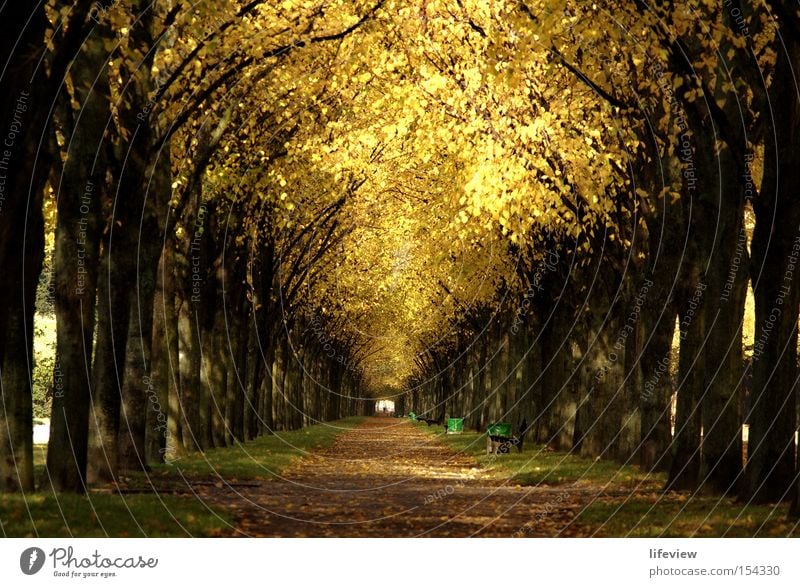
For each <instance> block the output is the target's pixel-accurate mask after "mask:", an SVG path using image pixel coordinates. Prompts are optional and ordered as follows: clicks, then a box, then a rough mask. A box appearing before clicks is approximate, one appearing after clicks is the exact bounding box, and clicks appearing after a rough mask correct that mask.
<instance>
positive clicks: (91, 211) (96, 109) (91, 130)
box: [45, 29, 110, 492]
mask: <svg viewBox="0 0 800 587" xmlns="http://www.w3.org/2000/svg"><path fill="white" fill-rule="evenodd" d="M100 30H105V29H100ZM105 60H106V54H105V51H104V49H103V39H102V38H98V39H92V40H90V41H87V42H86V43H85V44H84V46H83V50H82V51H81V52H80V53H79V55H78V57H77V58H76V60H75V64H74V67H75V71H81V72H83V73H84V74H86V73H91V78H92V79H94V86H93V87H92V88H89V87H86V86H85V85H83V84H80V83H78V84H75V90H74V91H75V94H74V96H73V99H74V100H75V101H76V102H77V103H78V104H80V105H81V108H80V110H79V111H78V112H75V113H73V112H72V105H71V104H70V100H69V98H68V97H67V96H62V97H61V100H62V101H63V102H62V109H61V112H67V113H69V114H67V115H66V116H65V118H72V117H75V118H74V121H70V122H71V123H72V131H71V134H70V135H69V137H68V143H67V147H68V148H67V156H66V161H65V162H64V167H63V173H62V177H61V180H60V185H59V186H57V192H58V196H57V197H58V204H57V210H58V217H57V222H56V234H55V240H56V247H55V261H54V263H55V311H56V321H57V332H56V357H57V358H56V366H55V373H54V392H53V402H52V414H51V419H50V440H49V443H48V447H47V474H46V476H45V478H46V480H47V482H48V483H49V484H50V486H51V487H52V489H54V490H55V491H74V492H82V491H84V490H85V488H86V467H87V450H88V439H89V437H88V427H89V406H90V403H91V385H92V382H91V379H90V377H89V374H90V373H91V372H92V355H93V338H94V325H95V303H96V294H97V278H98V275H97V272H98V263H99V259H98V257H99V246H100V229H101V220H100V218H101V213H102V211H101V194H102V192H103V191H104V190H106V189H107V186H106V179H105V174H106V164H107V161H106V157H105V151H106V147H105V146H104V144H103V135H104V129H105V127H106V124H107V122H108V118H109V116H110V109H109V103H108V96H109V85H108V74H107V71H106V69H105ZM82 75H83V74H82ZM64 124H65V125H69V122H67V121H64Z"/></svg>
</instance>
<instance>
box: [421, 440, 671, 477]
mask: <svg viewBox="0 0 800 587" xmlns="http://www.w3.org/2000/svg"><path fill="white" fill-rule="evenodd" d="M416 426H419V427H421V428H422V429H423V430H425V429H427V430H429V431H430V432H432V433H435V434H437V435H438V436H439V438H440V439H441V441H442V442H444V443H445V444H446V445H448V446H450V448H452V449H453V450H454V451H456V452H459V453H463V454H467V455H470V456H473V457H474V458H475V460H476V461H478V463H479V464H480V465H481V466H482V467H483V468H484V469H485V470H486V471H487V472H489V473H493V474H495V475H496V476H497V477H500V478H506V479H510V480H511V481H512V482H514V483H517V484H519V485H564V484H569V485H578V486H596V485H598V484H599V485H602V486H606V485H608V486H609V487H614V488H616V489H631V488H639V489H641V490H654V489H656V488H658V487H661V486H662V485H663V484H664V482H665V478H664V476H663V474H660V473H643V472H641V471H640V470H639V469H638V468H637V467H633V466H621V465H620V464H619V463H616V462H614V461H607V460H601V459H587V458H583V457H578V456H574V455H570V454H566V453H559V452H554V451H551V450H549V449H546V448H544V447H543V446H541V445H535V444H533V443H526V444H525V450H524V452H522V453H518V452H517V451H516V449H512V451H511V452H510V453H509V454H504V455H487V454H486V437H485V435H483V434H480V433H478V432H473V431H465V432H463V433H462V434H448V435H444V434H442V430H443V428H442V427H437V428H434V427H430V428H428V427H427V426H426V425H425V424H416Z"/></svg>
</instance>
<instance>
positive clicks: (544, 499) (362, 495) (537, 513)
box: [195, 418, 588, 537]
mask: <svg viewBox="0 0 800 587" xmlns="http://www.w3.org/2000/svg"><path fill="white" fill-rule="evenodd" d="M195 491H196V493H197V495H198V497H201V498H202V499H204V500H205V501H207V502H208V503H209V504H213V505H219V506H223V507H226V508H231V509H233V510H234V512H235V514H234V515H235V517H236V520H237V530H236V532H237V533H238V534H239V535H245V536H297V537H300V536H371V537H379V536H397V537H400V536H403V537H411V536H514V535H517V536H521V535H524V536H555V535H558V534H560V535H562V536H570V535H578V534H579V533H580V531H579V529H578V527H576V526H575V525H574V524H570V522H572V521H573V519H574V516H575V513H576V512H577V511H579V508H580V507H581V501H582V500H581V499H580V498H579V497H578V496H576V494H575V492H574V491H573V492H570V499H569V500H564V499H563V498H559V496H560V495H563V493H564V489H563V488H541V489H538V488H536V489H534V488H526V487H518V486H505V485H503V484H502V483H500V482H498V481H495V480H492V479H491V478H489V476H488V475H487V474H486V473H484V472H482V471H481V470H480V469H479V468H478V467H477V465H476V463H475V462H474V461H473V460H472V459H471V458H469V457H467V456H463V455H457V454H455V453H454V452H453V451H451V450H450V449H449V448H448V447H446V446H444V445H443V444H441V443H440V442H438V441H437V439H436V438H435V437H433V436H432V435H430V434H427V433H425V432H424V431H422V430H419V429H417V428H415V427H414V426H412V425H411V424H410V423H409V422H408V421H404V420H397V419H394V418H370V419H368V420H366V421H365V422H364V423H363V424H362V425H361V426H359V427H358V428H355V429H353V430H350V431H347V432H345V433H343V434H341V435H340V436H339V437H337V439H336V440H335V442H334V444H333V445H332V446H331V447H330V448H328V449H325V450H322V451H320V452H318V453H315V454H313V455H311V456H308V457H306V458H303V459H301V460H300V461H298V462H297V463H296V464H295V465H293V466H292V467H291V468H290V469H289V470H288V471H285V472H284V478H283V479H282V480H272V481H263V482H259V483H256V484H252V486H246V487H233V488H230V487H222V488H219V487H209V486H207V485H205V486H200V487H196V488H195ZM576 497H577V499H576ZM587 497H588V496H587Z"/></svg>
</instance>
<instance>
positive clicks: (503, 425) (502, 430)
mask: <svg viewBox="0 0 800 587" xmlns="http://www.w3.org/2000/svg"><path fill="white" fill-rule="evenodd" d="M486 434H488V435H489V436H505V437H506V438H509V437H510V436H511V424H510V423H508V422H498V423H497V424H491V425H489V428H488V429H487V430H486Z"/></svg>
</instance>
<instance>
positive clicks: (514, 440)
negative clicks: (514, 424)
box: [486, 419, 528, 455]
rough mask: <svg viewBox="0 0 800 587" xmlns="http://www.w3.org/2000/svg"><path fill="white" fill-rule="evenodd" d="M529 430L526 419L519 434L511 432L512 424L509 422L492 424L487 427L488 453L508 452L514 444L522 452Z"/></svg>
mask: <svg viewBox="0 0 800 587" xmlns="http://www.w3.org/2000/svg"><path fill="white" fill-rule="evenodd" d="M527 431H528V426H527V422H526V420H524V419H523V420H522V424H520V427H519V432H518V433H517V434H512V433H511V424H509V423H508V422H498V423H495V424H490V425H489V427H488V428H487V429H486V454H487V455H490V454H495V455H498V454H508V453H509V452H511V447H513V446H515V447H517V451H519V452H522V443H523V441H524V440H525V433H526V432H527Z"/></svg>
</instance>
